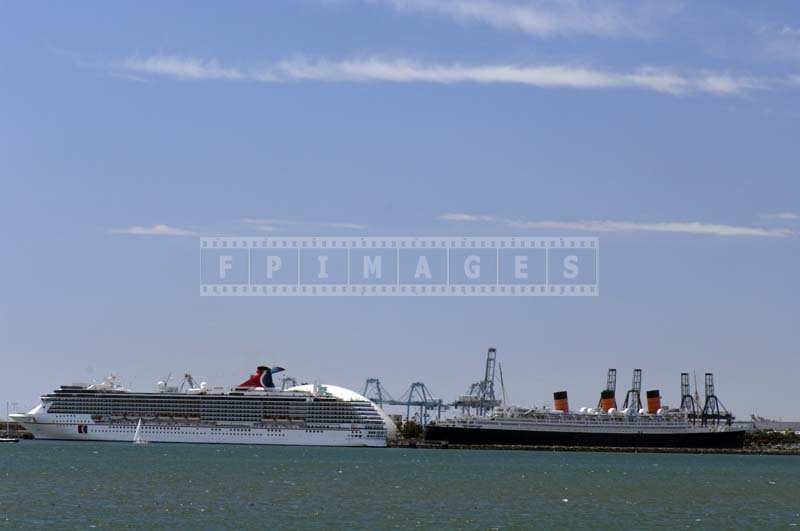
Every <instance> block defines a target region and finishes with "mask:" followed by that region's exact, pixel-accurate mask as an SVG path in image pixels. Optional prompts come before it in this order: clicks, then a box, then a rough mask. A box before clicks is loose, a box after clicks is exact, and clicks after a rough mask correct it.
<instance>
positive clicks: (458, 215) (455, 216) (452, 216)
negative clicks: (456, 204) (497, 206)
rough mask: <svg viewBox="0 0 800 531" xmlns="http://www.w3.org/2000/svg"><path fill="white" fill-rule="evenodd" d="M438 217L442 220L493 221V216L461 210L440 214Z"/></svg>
mask: <svg viewBox="0 0 800 531" xmlns="http://www.w3.org/2000/svg"><path fill="white" fill-rule="evenodd" d="M439 219H442V220H444V221H494V220H495V218H494V217H493V216H488V215H484V214H465V213H463V212H452V213H449V214H442V215H441V216H439Z"/></svg>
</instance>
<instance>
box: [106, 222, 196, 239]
mask: <svg viewBox="0 0 800 531" xmlns="http://www.w3.org/2000/svg"><path fill="white" fill-rule="evenodd" d="M106 232H107V233H108V234H127V235H133V236H196V235H197V233H196V232H194V231H192V230H188V229H181V228H178V227H170V226H169V225H163V224H156V225H151V226H149V227H140V226H133V227H126V228H122V229H108V230H107V231H106Z"/></svg>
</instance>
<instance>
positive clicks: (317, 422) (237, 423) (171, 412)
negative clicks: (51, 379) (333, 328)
mask: <svg viewBox="0 0 800 531" xmlns="http://www.w3.org/2000/svg"><path fill="white" fill-rule="evenodd" d="M277 370H281V369H270V368H268V367H259V368H258V371H257V373H256V374H255V375H253V376H251V378H250V379H249V380H248V381H247V382H244V383H243V384H240V385H239V386H238V387H235V388H233V389H231V390H227V391H226V390H223V389H222V388H213V389H210V388H208V386H207V385H203V384H201V385H200V387H198V388H192V389H189V390H188V391H187V392H179V391H178V390H177V389H175V388H169V387H167V386H166V385H165V384H163V383H160V385H159V389H158V391H157V392H150V393H148V392H142V393H140V392H133V391H130V390H128V389H124V388H122V387H121V386H118V385H117V384H116V383H115V380H114V379H113V378H109V379H107V380H106V381H105V382H104V383H102V384H98V385H90V386H87V385H64V386H61V387H60V388H59V389H56V390H55V391H53V392H52V393H49V394H46V395H44V396H42V402H41V404H40V405H38V406H36V408H34V409H33V410H31V411H30V412H28V413H26V414H14V415H11V417H12V419H14V420H15V421H18V422H20V423H21V424H22V425H23V426H24V427H25V428H26V429H27V430H28V431H30V432H31V433H33V435H34V437H36V438H37V439H67V440H84V441H127V442H131V441H132V440H133V439H134V435H135V434H136V432H137V425H139V424H140V421H141V427H140V429H139V434H140V436H141V438H143V439H144V440H147V441H148V442H188V443H237V444H280V445H314V446H386V445H387V439H388V438H390V437H393V436H395V435H396V434H395V431H396V429H395V427H394V424H393V423H392V422H391V421H390V420H389V419H388V417H386V415H385V414H384V413H383V411H382V410H381V409H380V408H378V407H377V406H376V405H375V404H374V403H372V402H371V401H369V400H368V399H366V398H364V397H363V396H361V395H359V394H358V393H355V392H353V391H349V390H347V389H343V388H341V387H337V386H334V385H303V386H298V387H293V388H291V389H288V390H285V391H282V390H279V389H275V388H274V386H273V384H272V377H271V374H272V373H274V372H277ZM265 371H267V372H265Z"/></svg>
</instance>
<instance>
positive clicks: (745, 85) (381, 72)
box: [122, 56, 791, 94]
mask: <svg viewBox="0 0 800 531" xmlns="http://www.w3.org/2000/svg"><path fill="white" fill-rule="evenodd" d="M122 68H123V69H125V70H126V71H129V72H133V73H138V74H140V75H142V74H148V75H158V76H166V77H171V78H176V79H182V80H227V81H254V82H270V83H274V82H288V81H318V82H386V83H435V84H455V83H479V84H521V85H529V86H534V87H539V88H547V89H557V88H572V89H587V90H588V89H622V88H629V89H643V90H652V91H656V92H662V93H668V94H687V93H710V94H739V93H743V92H746V91H749V90H752V89H767V88H772V87H774V86H775V85H781V84H788V83H790V82H791V80H790V78H789V77H787V78H785V79H777V80H776V79H761V78H757V77H753V76H747V75H744V76H742V75H732V74H728V73H724V72H712V71H700V72H695V73H684V72H681V71H679V70H677V69H674V68H664V67H658V68H657V67H640V68H637V69H635V70H632V71H629V72H619V71H612V70H604V69H600V68H591V67H584V66H573V65H559V64H555V65H518V64H484V65H462V64H426V63H420V62H417V61H413V60H409V59H381V58H366V59H350V60H340V61H331V60H327V59H315V60H312V59H308V58H303V57H296V58H293V59H288V60H284V61H280V62H278V63H276V64H274V65H271V66H268V67H264V68H259V69H243V68H238V67H224V66H222V65H221V64H220V63H219V62H217V61H215V60H206V59H198V58H191V57H188V58H182V57H178V56H153V57H149V58H129V59H127V60H126V61H124V62H123V64H122Z"/></svg>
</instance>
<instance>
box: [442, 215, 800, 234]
mask: <svg viewBox="0 0 800 531" xmlns="http://www.w3.org/2000/svg"><path fill="white" fill-rule="evenodd" d="M439 219H442V220H446V221H466V222H469V221H487V222H493V223H499V224H502V225H505V226H508V227H512V228H516V229H532V230H535V229H540V230H574V231H587V232H634V231H638V232H670V233H682V234H701V235H709V236H756V237H768V238H781V237H786V236H791V235H792V234H794V232H793V231H792V230H791V229H786V228H775V229H771V228H761V227H743V226H735V225H721V224H715V223H702V222H698V221H689V222H687V221H666V222H658V223H642V222H638V221H612V220H587V221H583V220H582V221H549V220H542V221H536V220H513V219H502V218H496V217H494V216H489V215H485V214H482V215H473V214H464V213H449V214H443V215H442V216H439Z"/></svg>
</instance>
